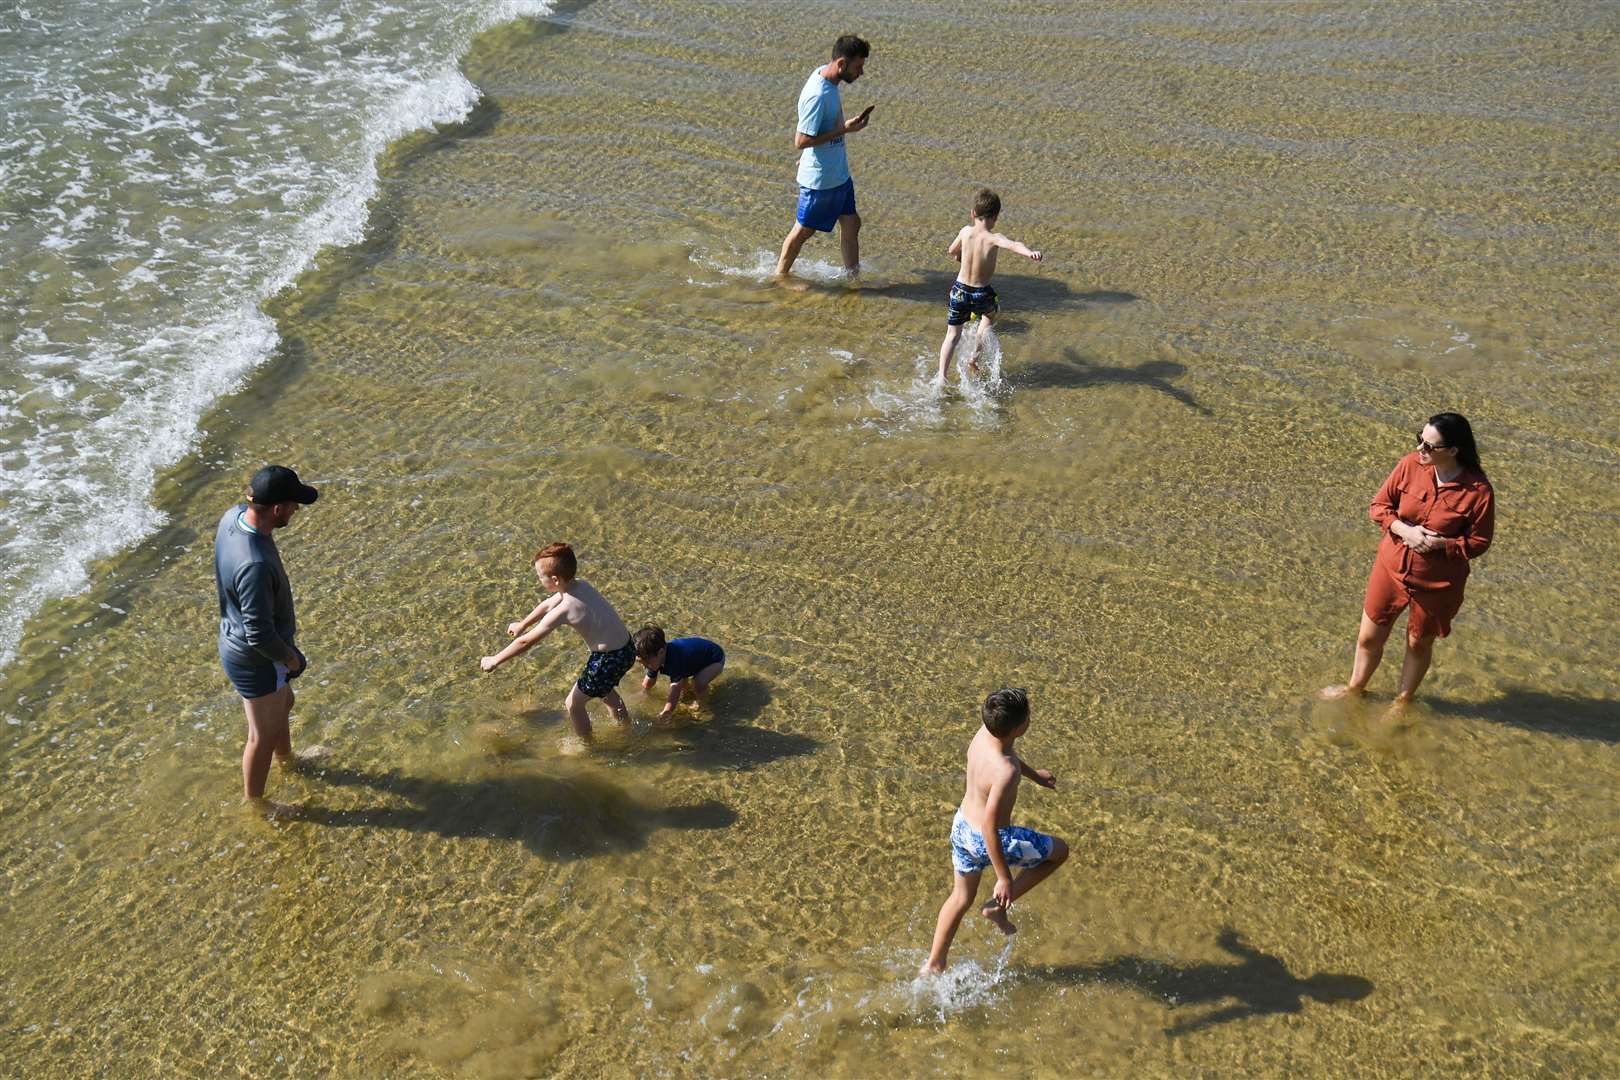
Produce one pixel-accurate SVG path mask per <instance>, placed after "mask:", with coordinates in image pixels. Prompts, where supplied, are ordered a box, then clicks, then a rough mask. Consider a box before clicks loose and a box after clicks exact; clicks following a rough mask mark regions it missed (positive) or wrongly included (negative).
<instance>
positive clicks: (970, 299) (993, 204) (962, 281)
mask: <svg viewBox="0 0 1620 1080" xmlns="http://www.w3.org/2000/svg"><path fill="white" fill-rule="evenodd" d="M1000 216H1001V196H999V195H997V194H996V193H995V192H993V191H991V190H990V189H989V188H981V189H980V191H979V193H978V194H977V195H975V196H974V197H973V217H972V223H971V224H969V225H964V226H963V227H962V230H961V231H960V232H958V233H957V234H956V239H955V240H952V241H951V246H950V248H949V249H947V252H946V253H947V254H948V255H950V256H951V258H953V259H956V260H957V261H958V262H960V263H961V264H962V269H961V270H960V271H959V272H958V273H957V275H956V281H955V282H954V283H953V284H952V285H951V294H950V296H949V297H948V298H947V300H946V303H947V305H948V306H949V311H948V313H947V314H946V316H945V340H944V341H942V342H940V345H939V379H940V381H941V382H943V381H944V380H945V375H946V373H947V372H949V371H950V367H951V354H952V353H954V352H955V351H956V342H957V339H959V338H960V337H961V336H962V327H963V326H966V325H967V324H968V323H969V322H971V321H972V320H974V319H983V320H984V323H985V324H989V323H991V322H993V321H994V320H995V317H996V313H997V312H998V311H1000V310H1001V307H1000V305H998V304H997V303H996V290H994V289H992V288H991V287H990V275H991V274H994V273H995V272H996V252H997V251H999V250H1000V249H1001V248H1006V249H1007V250H1008V251H1012V252H1016V253H1017V254H1019V255H1023V256H1025V257H1027V258H1030V259H1034V260H1035V261H1036V262H1040V261H1041V253H1040V252H1038V251H1031V250H1030V249H1029V248H1027V247H1025V246H1024V245H1023V244H1020V243H1019V242H1018V241H1016V240H1009V239H1007V238H1006V237H1005V236H1002V235H1001V234H1000V233H998V232H996V231H995V229H996V219H997V218H999V217H1000ZM983 340H984V331H983V329H982V328H981V329H980V330H979V332H978V333H977V334H974V335H973V342H972V346H971V347H970V348H969V350H968V357H967V363H966V364H965V366H966V368H967V369H968V370H969V371H977V370H978V367H979V362H978V357H979V344H980V342H982V341H983Z"/></svg>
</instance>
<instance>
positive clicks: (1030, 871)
mask: <svg viewBox="0 0 1620 1080" xmlns="http://www.w3.org/2000/svg"><path fill="white" fill-rule="evenodd" d="M980 715H981V718H982V719H983V726H982V727H980V728H979V732H978V734H977V735H974V736H973V741H972V742H971V743H969V744H968V752H967V793H966V794H965V795H963V796H962V805H961V807H960V808H959V809H958V810H957V811H956V818H955V820H954V821H952V822H951V862H952V864H953V865H954V866H955V868H956V885H955V887H954V888H953V889H952V890H951V895H950V896H948V897H946V898H945V904H944V906H943V907H941V908H940V909H939V923H938V925H937V926H936V927H935V928H934V946H933V949H932V950H931V951H930V952H929V954H928V962H927V963H926V964H924V965H923V968H922V972H921V973H922V974H924V975H930V974H937V973H939V972H941V971H944V970H945V956H946V954H947V953H948V952H950V948H951V939H952V938H954V937H955V936H956V928H957V927H958V926H959V925H961V922H962V916H963V915H965V914H966V913H967V909H968V908H969V907H970V906H971V905H972V903H973V900H974V897H976V896H977V895H978V893H979V876H980V875H981V874H982V873H983V872H984V868H985V867H987V866H988V867H990V868H991V869H993V870H994V871H995V874H996V887H995V890H994V891H993V892H992V893H991V894H990V902H989V903H988V904H986V905H985V906H984V909H983V911H982V912H981V914H982V915H983V916H984V917H985V918H987V919H989V920H990V921H991V922H993V923H995V924H996V926H997V927H999V928H1000V930H1001V932H1002V933H1003V934H1011V933H1015V932H1016V929H1017V928H1016V927H1014V926H1013V924H1012V923H1011V922H1010V921H1009V920H1008V919H1007V909H1008V908H1010V907H1012V904H1013V901H1014V900H1016V899H1018V898H1019V897H1020V896H1023V895H1024V894H1025V893H1027V892H1029V890H1031V889H1033V888H1034V887H1035V886H1037V885H1039V884H1040V883H1041V882H1043V881H1045V880H1046V878H1047V876H1048V875H1049V874H1051V873H1052V871H1054V870H1056V869H1057V868H1058V867H1059V866H1061V865H1063V860H1065V859H1067V858H1068V857H1069V845H1067V844H1065V843H1064V842H1063V841H1062V840H1059V839H1058V838H1057V837H1055V836H1047V835H1046V834H1045V833H1038V832H1036V831H1035V830H1034V829H1026V828H1024V827H1023V826H1021V825H1013V824H1011V822H1012V810H1013V803H1014V802H1016V801H1017V800H1018V782H1019V781H1020V780H1021V779H1022V778H1024V777H1026V776H1027V777H1029V778H1030V779H1031V780H1033V781H1035V782H1036V783H1037V784H1039V785H1041V786H1042V787H1048V788H1055V787H1057V778H1056V777H1054V776H1053V775H1052V774H1051V773H1050V772H1048V771H1047V770H1045V769H1032V768H1030V767H1029V766H1028V765H1025V764H1024V763H1023V761H1021V760H1020V759H1019V757H1018V755H1017V754H1016V753H1014V752H1013V742H1014V741H1015V740H1016V739H1017V738H1018V737H1019V736H1020V735H1022V734H1023V733H1024V732H1025V731H1026V730H1028V728H1029V695H1028V694H1027V693H1026V692H1025V691H1023V690H1019V689H1012V690H997V691H996V692H995V693H993V694H991V695H990V696H989V697H987V698H985V699H984V707H983V708H982V709H981V710H980ZM986 836H994V837H996V838H997V840H998V841H999V842H998V843H995V844H990V845H987V844H986V843H985V837H986ZM1014 866H1018V867H1022V872H1021V873H1020V874H1019V875H1018V876H1017V877H1016V878H1015V877H1013V876H1012V869H1011V868H1012V867H1014Z"/></svg>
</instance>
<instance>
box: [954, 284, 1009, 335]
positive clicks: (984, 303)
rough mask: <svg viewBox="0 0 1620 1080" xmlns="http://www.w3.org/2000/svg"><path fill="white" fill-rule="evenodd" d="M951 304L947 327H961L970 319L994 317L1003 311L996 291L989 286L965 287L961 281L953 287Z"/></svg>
mask: <svg viewBox="0 0 1620 1080" xmlns="http://www.w3.org/2000/svg"><path fill="white" fill-rule="evenodd" d="M949 304H950V314H948V315H946V316H945V325H946V326H961V325H962V324H963V323H965V322H967V321H968V320H969V319H973V318H978V317H979V316H982V315H994V314H995V313H996V312H998V311H1000V310H1001V306H1000V305H999V304H997V303H996V290H994V289H992V288H991V287H990V286H988V285H964V284H962V283H961V282H960V281H958V282H956V283H955V284H953V285H952V286H951V296H950V300H949Z"/></svg>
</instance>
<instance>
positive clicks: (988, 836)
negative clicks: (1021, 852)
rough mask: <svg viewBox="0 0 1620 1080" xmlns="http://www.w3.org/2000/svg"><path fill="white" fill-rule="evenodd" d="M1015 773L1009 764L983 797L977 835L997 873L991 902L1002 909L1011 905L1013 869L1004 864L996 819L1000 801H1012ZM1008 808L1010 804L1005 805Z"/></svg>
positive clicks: (1003, 853) (991, 866) (998, 814)
mask: <svg viewBox="0 0 1620 1080" xmlns="http://www.w3.org/2000/svg"><path fill="white" fill-rule="evenodd" d="M1016 775H1017V773H1016V770H1015V769H1014V768H1013V767H1012V763H1011V762H1008V764H1007V769H1006V771H1005V772H1004V773H1002V775H1001V776H999V777H997V778H996V780H995V782H994V783H993V784H991V785H990V793H989V795H987V796H986V797H985V800H984V820H983V821H981V822H979V835H980V836H982V837H984V852H985V854H986V855H988V856H990V868H991V869H992V870H994V871H995V872H996V887H995V889H994V890H993V891H992V892H991V893H990V902H991V903H992V904H995V905H996V906H997V907H999V908H1001V909H1002V910H1003V911H1005V910H1006V909H1007V908H1009V907H1011V906H1012V870H1011V869H1009V868H1008V866H1007V854H1006V852H1004V851H1002V850H1001V832H1000V830H998V829H997V828H996V822H998V821H1000V820H1001V817H1002V814H1001V809H1002V804H1003V803H1009V804H1010V802H1011V800H1012V798H1013V797H1014V796H1013V792H1014V790H1015V789H1014V787H1013V780H1014V777H1015V776H1016ZM1008 809H1009V810H1010V809H1011V806H1010V805H1009V806H1008Z"/></svg>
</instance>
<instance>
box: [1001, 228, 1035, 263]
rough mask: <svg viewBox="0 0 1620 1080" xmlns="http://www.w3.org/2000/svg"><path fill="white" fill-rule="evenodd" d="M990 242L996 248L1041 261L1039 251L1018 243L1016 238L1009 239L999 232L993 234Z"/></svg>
mask: <svg viewBox="0 0 1620 1080" xmlns="http://www.w3.org/2000/svg"><path fill="white" fill-rule="evenodd" d="M992 243H994V244H995V245H996V247H998V248H1006V249H1007V250H1008V251H1010V252H1012V253H1013V254H1015V255H1022V256H1023V257H1024V258H1026V259H1034V260H1035V261H1036V262H1040V261H1041V253H1040V252H1038V251H1036V250H1034V249H1033V248H1030V247H1026V246H1025V245H1023V244H1020V243H1019V242H1018V241H1017V240H1009V239H1007V237H1005V236H1002V235H1001V234H1000V233H996V234H995V236H994V237H993V238H992Z"/></svg>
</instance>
